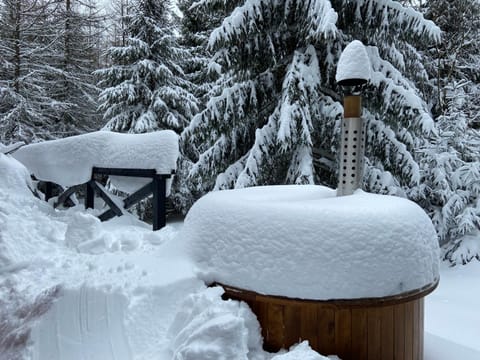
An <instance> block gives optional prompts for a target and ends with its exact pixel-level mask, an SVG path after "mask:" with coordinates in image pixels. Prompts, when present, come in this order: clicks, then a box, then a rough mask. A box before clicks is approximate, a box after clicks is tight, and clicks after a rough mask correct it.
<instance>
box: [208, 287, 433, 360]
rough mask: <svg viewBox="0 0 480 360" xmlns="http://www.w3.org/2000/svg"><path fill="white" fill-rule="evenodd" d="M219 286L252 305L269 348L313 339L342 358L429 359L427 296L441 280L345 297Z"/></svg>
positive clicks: (321, 348) (321, 350)
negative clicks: (400, 290) (426, 350)
mask: <svg viewBox="0 0 480 360" xmlns="http://www.w3.org/2000/svg"><path fill="white" fill-rule="evenodd" d="M215 285H219V286H222V287H223V288H224V290H225V294H224V298H225V299H232V300H241V301H244V302H246V303H247V304H248V305H249V306H250V308H251V309H252V311H253V312H254V314H255V315H256V316H257V319H258V321H259V323H260V326H261V328H262V336H263V339H264V345H263V346H264V349H265V350H266V351H270V352H277V351H278V350H280V349H282V348H284V349H288V348H289V347H290V346H292V345H294V344H296V343H299V342H300V341H304V340H308V341H309V343H310V346H311V347H312V349H314V350H315V351H317V352H319V353H320V354H323V355H338V356H339V357H340V358H341V359H342V360H423V343H424V298H425V296H427V295H428V294H430V293H431V292H432V291H433V290H435V288H436V287H437V285H438V279H437V280H436V281H434V282H433V283H432V284H429V285H427V286H425V287H423V288H421V289H417V290H413V291H409V292H405V293H402V294H399V295H394V296H388V297H381V298H362V299H339V300H304V299H292V298H287V297H282V296H270V295H262V294H258V293H256V292H253V291H248V290H243V289H239V288H235V287H232V286H228V285H224V284H219V283H217V284H215Z"/></svg>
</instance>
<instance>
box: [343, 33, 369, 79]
mask: <svg viewBox="0 0 480 360" xmlns="http://www.w3.org/2000/svg"><path fill="white" fill-rule="evenodd" d="M370 71H371V67H370V60H369V58H368V54H367V51H366V50H365V46H363V44H362V42H361V41H358V40H354V41H352V42H351V43H350V44H348V45H347V46H346V47H345V49H344V50H343V52H342V54H341V55H340V59H339V60H338V65H337V73H336V75H335V80H336V81H337V82H338V83H340V84H342V83H344V84H345V85H347V86H348V85H351V84H350V83H349V80H357V81H358V80H361V81H364V82H367V81H369V80H370Z"/></svg>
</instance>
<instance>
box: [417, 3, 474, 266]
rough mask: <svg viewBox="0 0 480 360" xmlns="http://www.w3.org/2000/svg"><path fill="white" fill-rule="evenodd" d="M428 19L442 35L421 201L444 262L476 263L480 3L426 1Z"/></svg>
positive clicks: (435, 58)
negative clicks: (433, 122)
mask: <svg viewBox="0 0 480 360" xmlns="http://www.w3.org/2000/svg"><path fill="white" fill-rule="evenodd" d="M426 6H427V13H426V14H427V16H428V17H430V18H432V19H433V20H434V21H435V22H436V23H437V24H438V25H439V26H440V27H441V28H442V30H443V31H444V32H443V37H442V38H443V41H442V42H441V43H439V44H438V45H437V46H436V47H435V48H434V49H433V51H432V53H431V54H430V55H431V56H430V58H431V59H432V63H433V65H434V66H430V69H431V70H430V71H431V72H432V79H433V80H434V85H435V86H434V93H435V94H436V95H435V96H434V97H433V98H432V107H433V112H434V115H435V117H436V122H437V124H438V125H437V126H438V130H439V133H438V137H437V139H436V141H435V143H434V144H432V146H430V147H428V148H427V149H426V150H425V155H426V156H425V157H423V164H422V168H423V169H424V181H423V183H422V186H423V187H424V189H423V190H424V191H423V193H424V195H425V197H424V198H423V199H418V200H419V201H420V202H421V204H422V206H423V207H424V208H425V209H426V210H427V211H428V212H429V213H430V215H431V217H432V219H433V222H434V224H435V226H436V228H437V232H438V234H439V237H440V241H441V244H443V245H444V258H445V259H446V260H449V261H450V262H451V263H452V264H453V265H455V264H465V263H467V262H469V261H470V260H472V259H474V258H476V259H478V260H480V197H479V194H480V193H479V190H480V187H479V184H480V171H479V170H480V162H479V161H480V154H479V151H480V134H479V132H478V130H475V129H474V128H473V127H472V126H474V125H475V123H476V122H478V121H479V119H480V118H479V117H480V108H479V107H478V104H479V103H480V101H479V100H478V95H479V94H480V86H479V84H480V52H479V46H480V29H479V26H480V4H479V3H478V2H476V1H470V0H453V1H429V2H427V3H426Z"/></svg>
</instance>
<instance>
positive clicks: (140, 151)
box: [13, 130, 179, 192]
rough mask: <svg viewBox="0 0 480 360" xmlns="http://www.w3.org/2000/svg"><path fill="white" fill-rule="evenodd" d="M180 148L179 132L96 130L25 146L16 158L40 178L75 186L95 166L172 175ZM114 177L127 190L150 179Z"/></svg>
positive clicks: (88, 178)
mask: <svg viewBox="0 0 480 360" xmlns="http://www.w3.org/2000/svg"><path fill="white" fill-rule="evenodd" d="M178 151H179V150H178V135H177V134H176V133H175V132H173V131H171V130H164V131H157V132H152V133H146V134H120V133H114V132H109V131H97V132H92V133H88V134H83V135H78V136H72V137H69V138H65V139H59V140H52V141H45V142H41V143H36V144H31V145H26V146H23V147H22V148H20V149H19V150H18V151H16V152H15V153H14V154H13V157H14V158H16V159H17V160H18V161H20V162H21V163H23V164H24V165H25V166H26V167H27V168H28V169H29V171H30V172H31V173H32V174H34V175H35V177H36V178H37V179H39V180H44V181H51V182H54V183H57V184H59V185H62V186H72V185H78V184H83V183H85V182H87V181H88V180H90V178H91V175H92V168H93V167H94V166H96V167H109V168H137V169H138V168H142V169H156V170H157V173H159V174H170V173H171V171H172V170H175V169H176V162H177V158H178ZM111 178H112V181H113V182H114V185H115V186H116V187H117V188H119V189H121V190H124V191H126V192H132V191H134V190H136V189H138V188H139V187H140V186H142V185H143V184H145V183H146V182H147V181H149V180H148V179H133V178H128V179H127V178H124V177H122V178H121V177H111Z"/></svg>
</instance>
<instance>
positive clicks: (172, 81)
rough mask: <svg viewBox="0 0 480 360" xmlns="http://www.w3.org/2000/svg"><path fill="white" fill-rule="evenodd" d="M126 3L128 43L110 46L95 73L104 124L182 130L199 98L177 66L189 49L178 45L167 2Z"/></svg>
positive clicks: (145, 129) (130, 129) (140, 0)
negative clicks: (105, 63) (102, 65)
mask: <svg viewBox="0 0 480 360" xmlns="http://www.w3.org/2000/svg"><path fill="white" fill-rule="evenodd" d="M129 7H130V9H129V10H128V11H127V18H126V20H125V23H126V26H127V29H126V31H127V34H128V36H129V37H128V39H127V40H126V45H125V46H119V47H112V48H110V49H109V55H110V57H111V61H112V65H111V67H109V68H106V69H102V70H99V71H98V75H99V76H100V78H101V81H100V86H102V87H103V88H104V90H103V91H102V93H101V95H100V101H101V105H100V109H101V110H102V111H104V120H106V121H107V124H106V126H105V128H106V129H109V130H113V131H119V132H131V133H143V132H149V131H154V130H162V129H173V130H175V131H178V132H180V131H181V130H182V129H183V128H184V127H185V126H186V125H187V124H188V122H189V121H190V118H191V117H192V116H193V114H194V113H195V112H196V111H197V101H196V98H195V96H194V95H192V93H191V92H190V90H191V83H190V82H189V81H188V80H186V79H185V74H184V71H183V69H182V68H181V66H180V65H179V64H180V63H181V61H182V58H183V57H187V56H188V53H186V52H185V51H184V50H183V49H182V48H181V47H180V46H179V45H178V41H177V37H176V34H175V24H174V22H173V21H172V16H171V2H170V1H169V0H165V1H155V0H134V1H132V2H130V3H129Z"/></svg>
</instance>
